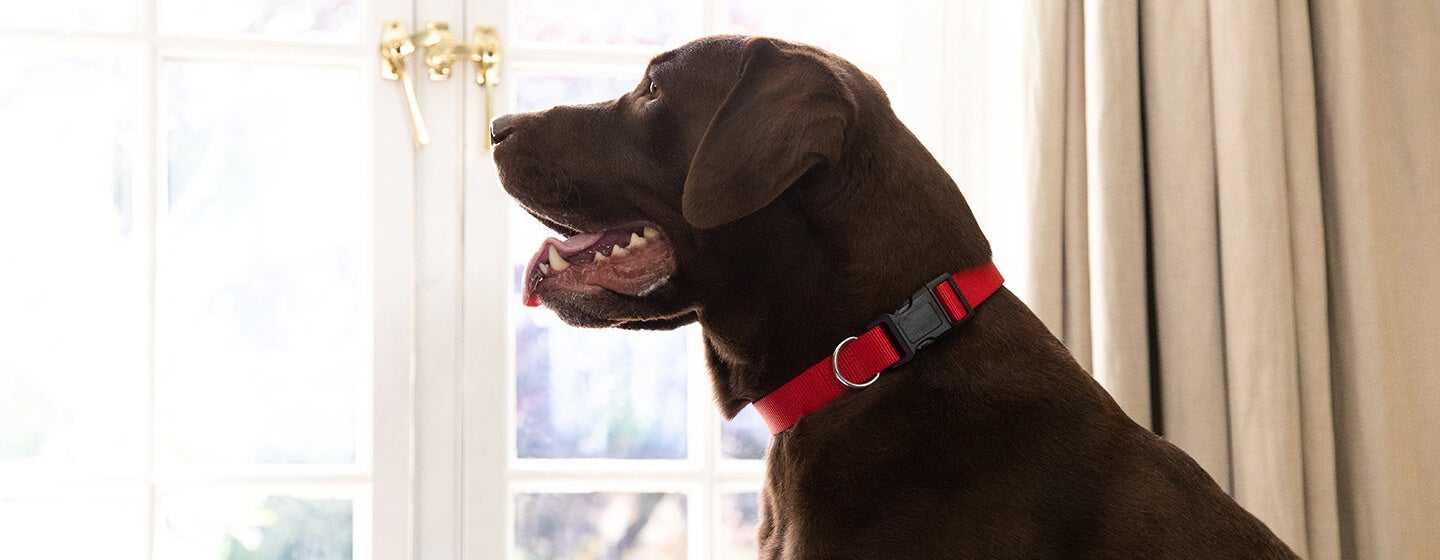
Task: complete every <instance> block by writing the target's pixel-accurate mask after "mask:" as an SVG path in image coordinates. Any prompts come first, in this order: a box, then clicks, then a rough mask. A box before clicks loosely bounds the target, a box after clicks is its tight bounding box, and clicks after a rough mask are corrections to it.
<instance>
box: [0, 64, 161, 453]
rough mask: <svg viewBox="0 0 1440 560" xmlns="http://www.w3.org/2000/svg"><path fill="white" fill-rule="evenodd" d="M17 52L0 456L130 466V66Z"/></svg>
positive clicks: (0, 287) (133, 86) (2, 101)
mask: <svg viewBox="0 0 1440 560" xmlns="http://www.w3.org/2000/svg"><path fill="white" fill-rule="evenodd" d="M15 60H16V61H17V63H18V67H16V68H15V69H14V70H12V71H10V72H7V73H6V78H5V79H0V130H3V131H6V133H5V134H0V170H3V175H4V179H3V180H0V263H3V265H0V267H3V270H4V273H3V274H0V462H5V461H14V460H19V461H42V462H83V463H91V464H96V465H100V464H104V465H107V466H110V467H113V466H119V465H125V466H130V467H138V466H139V465H140V464H141V461H142V460H143V458H144V455H143V443H144V439H143V438H142V437H141V436H142V435H143V428H144V421H145V412H144V409H143V406H144V402H145V400H144V399H145V393H144V382H143V381H144V379H145V378H144V374H145V369H144V368H145V361H146V342H147V339H146V334H145V325H146V317H147V311H146V298H147V294H148V293H149V289H148V287H147V284H146V273H145V270H146V262H147V257H146V251H145V247H144V243H145V241H146V239H145V237H146V236H145V235H144V233H143V229H142V226H141V225H140V224H137V223H136V220H137V217H136V201H135V185H134V181H133V178H132V173H133V169H134V163H133V162H134V159H135V157H136V156H135V154H136V151H137V150H138V148H137V146H136V145H135V144H136V142H135V127H136V115H135V113H136V108H137V107H138V89H137V88H138V82H137V79H136V70H135V68H136V65H135V64H134V63H133V62H132V61H129V60H124V59H117V58H110V57H101V58H90V57H86V58H80V57H66V56H59V57H56V56H46V55H44V54H43V53H39V52H29V51H22V52H20V53H17V56H16V57H15ZM12 78H13V79H12Z"/></svg>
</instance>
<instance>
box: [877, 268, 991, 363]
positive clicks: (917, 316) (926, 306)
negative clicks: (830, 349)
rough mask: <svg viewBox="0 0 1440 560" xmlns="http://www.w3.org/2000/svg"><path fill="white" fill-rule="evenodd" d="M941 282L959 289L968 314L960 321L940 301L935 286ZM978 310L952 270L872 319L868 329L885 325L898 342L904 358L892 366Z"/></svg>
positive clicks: (905, 359) (911, 356)
mask: <svg viewBox="0 0 1440 560" xmlns="http://www.w3.org/2000/svg"><path fill="white" fill-rule="evenodd" d="M941 284H949V285H950V289H952V290H955V297H957V298H959V299H960V305H961V306H962V307H964V308H965V316H964V317H961V318H960V320H959V321H955V322H951V321H950V315H949V314H947V313H946V312H945V306H944V305H943V304H941V303H940V298H939V297H937V296H936V295H935V288H937V287H939V286H940V285H941ZM973 311H974V309H973V308H971V307H970V302H969V301H966V299H965V294H964V293H963V292H961V291H960V286H957V285H955V278H954V277H953V276H951V275H949V274H942V275H940V276H939V277H937V278H935V279H934V280H931V281H930V282H929V283H927V284H925V287H924V288H922V289H920V290H918V291H916V292H915V293H913V294H910V299H908V300H906V302H905V305H902V306H900V309H897V310H895V311H894V312H892V313H886V314H885V315H884V316H881V317H880V319H879V320H878V321H875V322H874V323H871V324H870V326H869V327H866V328H865V330H866V331H869V330H870V329H871V328H874V327H875V325H885V332H886V334H889V335H890V340H891V341H892V342H894V343H895V350H896V352H898V353H899V354H900V360H899V361H897V362H895V363H894V364H893V365H891V366H890V367H892V368H894V367H898V366H901V365H904V364H905V363H906V362H909V361H910V359H911V358H914V357H915V352H916V351H917V350H920V349H921V348H924V347H926V346H929V345H931V344H933V343H934V342H935V341H936V340H939V339H940V337H941V336H944V334H945V333H947V332H950V329H953V328H955V326H956V325H958V324H960V323H962V322H964V321H965V320H966V319H969V318H970V314H971V313H972V312H973Z"/></svg>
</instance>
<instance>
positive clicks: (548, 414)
mask: <svg viewBox="0 0 1440 560" xmlns="http://www.w3.org/2000/svg"><path fill="white" fill-rule="evenodd" d="M511 224H512V225H511V235H510V240H511V241H510V244H511V246H510V255H511V256H510V264H511V268H512V270H513V271H514V275H515V278H516V282H515V284H514V285H515V286H516V288H515V291H513V292H512V298H511V301H512V303H511V308H512V309H513V310H514V314H513V317H514V321H515V323H514V326H515V370H516V375H517V379H516V386H517V390H516V409H515V410H516V418H517V419H518V423H517V426H516V430H517V432H516V447H517V450H518V455H519V456H520V457H524V458H546V459H562V458H596V457H605V458H615V459H683V458H685V456H686V438H685V425H686V424H685V418H686V406H685V402H686V368H687V366H688V361H687V360H688V358H687V354H686V352H687V351H688V344H687V342H688V341H687V338H688V337H687V334H686V332H685V331H684V330H676V331H668V332H636V331H621V330H613V329H603V330H599V329H577V328H574V327H570V326H568V325H565V324H564V323H561V322H560V320H559V319H558V318H556V317H555V314H554V313H552V312H551V311H550V310H548V309H545V308H543V307H541V308H530V307H524V306H522V305H520V293H519V286H520V282H519V278H520V277H521V276H522V275H523V274H524V272H525V266H526V265H527V264H528V263H529V259H530V255H531V254H532V253H533V252H534V251H535V248H536V247H539V246H540V241H541V240H542V239H544V238H545V237H546V236H547V235H554V233H553V232H550V231H549V230H546V229H545V228H544V227H543V226H541V225H540V224H539V222H536V221H535V219H534V218H532V217H530V216H529V215H528V214H525V213H524V212H523V211H521V210H519V209H518V208H514V207H512V217H511Z"/></svg>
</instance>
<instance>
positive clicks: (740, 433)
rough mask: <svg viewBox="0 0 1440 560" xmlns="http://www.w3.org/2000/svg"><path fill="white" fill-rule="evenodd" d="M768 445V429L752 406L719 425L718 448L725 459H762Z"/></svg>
mask: <svg viewBox="0 0 1440 560" xmlns="http://www.w3.org/2000/svg"><path fill="white" fill-rule="evenodd" d="M769 445H770V429H769V428H767V427H765V419H764V418H761V417H760V413H759V412H755V407H753V406H747V407H745V409H744V410H741V411H740V414H737V415H735V419H734V420H731V421H729V422H725V423H724V424H722V425H721V426H720V450H721V452H723V453H724V456H725V458H726V459H764V458H765V448H766V447H767V446H769Z"/></svg>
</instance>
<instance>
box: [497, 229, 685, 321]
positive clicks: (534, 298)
mask: <svg viewBox="0 0 1440 560" xmlns="http://www.w3.org/2000/svg"><path fill="white" fill-rule="evenodd" d="M674 271H675V257H674V252H673V249H672V248H671V245H670V240H669V238H668V237H667V236H666V235H665V233H664V230H663V229H661V228H660V226H658V225H656V224H654V223H650V222H631V223H628V224H625V225H622V226H617V227H612V228H608V229H604V230H601V231H598V232H586V233H577V234H575V235H573V236H570V237H569V238H567V239H565V240H563V241H562V240H560V239H556V238H553V237H552V238H548V239H546V240H545V241H543V242H542V243H541V244H540V248H539V249H538V250H536V251H535V254H534V255H533V256H531V257H530V263H529V265H528V266H526V268H525V274H524V276H523V277H522V282H523V283H524V285H523V290H522V291H523V293H522V299H523V301H524V303H525V305H527V306H530V307H535V306H537V305H539V298H538V291H539V288H540V286H541V284H542V283H546V282H550V283H553V284H556V287H558V288H569V289H571V290H572V291H576V290H580V289H583V288H586V287H589V288H599V289H604V290H609V291H612V292H615V293H618V294H622V295H629V296H641V297H643V296H645V295H647V294H648V293H649V292H650V291H653V290H654V289H655V288H656V287H658V286H660V285H661V284H663V283H664V282H665V281H666V280H668V279H669V276H670V275H671V274H673V273H674Z"/></svg>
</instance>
